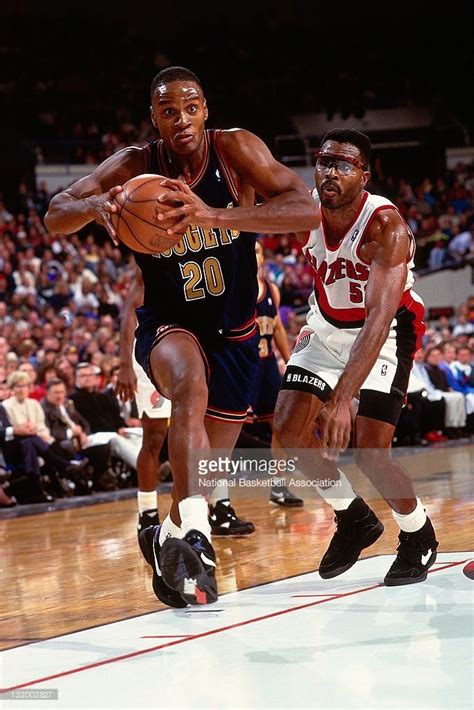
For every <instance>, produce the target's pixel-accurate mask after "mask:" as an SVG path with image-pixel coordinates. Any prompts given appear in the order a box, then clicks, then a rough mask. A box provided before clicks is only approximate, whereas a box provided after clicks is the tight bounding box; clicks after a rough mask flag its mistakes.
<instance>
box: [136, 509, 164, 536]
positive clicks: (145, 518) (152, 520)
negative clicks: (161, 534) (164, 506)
mask: <svg viewBox="0 0 474 710" xmlns="http://www.w3.org/2000/svg"><path fill="white" fill-rule="evenodd" d="M159 524H160V518H159V516H158V511H157V509H156V508H149V509H148V510H144V511H143V513H139V514H138V525H137V535H139V534H140V533H141V531H142V530H145V528H151V527H153V526H154V525H159Z"/></svg>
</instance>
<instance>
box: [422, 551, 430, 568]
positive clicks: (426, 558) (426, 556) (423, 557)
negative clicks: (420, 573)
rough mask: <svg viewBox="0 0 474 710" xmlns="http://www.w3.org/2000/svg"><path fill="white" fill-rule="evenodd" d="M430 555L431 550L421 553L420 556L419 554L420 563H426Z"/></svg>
mask: <svg viewBox="0 0 474 710" xmlns="http://www.w3.org/2000/svg"><path fill="white" fill-rule="evenodd" d="M430 557H431V550H428V552H427V553H426V555H422V556H421V564H422V565H426V563H427V562H428V560H429V559H430Z"/></svg>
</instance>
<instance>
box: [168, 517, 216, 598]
mask: <svg viewBox="0 0 474 710" xmlns="http://www.w3.org/2000/svg"><path fill="white" fill-rule="evenodd" d="M160 567H161V573H162V575H163V580H164V582H165V583H166V584H167V585H168V587H170V588H171V589H172V590H174V591H175V593H178V592H179V594H180V596H181V597H182V598H183V599H184V600H185V601H186V602H187V603H188V604H211V603H212V602H215V601H217V581H216V555H215V552H214V550H213V547H212V545H211V543H210V542H209V540H208V539H207V537H206V536H205V535H204V534H203V533H202V532H200V531H199V530H188V532H187V533H186V535H185V536H184V537H183V538H182V539H181V540H179V539H178V538H176V537H170V538H168V539H167V540H165V541H164V543H163V545H162V547H161V551H160Z"/></svg>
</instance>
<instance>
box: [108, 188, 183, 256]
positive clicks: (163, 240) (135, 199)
mask: <svg viewBox="0 0 474 710" xmlns="http://www.w3.org/2000/svg"><path fill="white" fill-rule="evenodd" d="M162 180H165V178H164V177H163V176H162V175H137V176H136V177H134V178H131V179H130V180H128V181H127V182H126V183H125V184H124V185H123V190H122V192H119V194H118V195H117V196H116V197H115V201H116V203H117V204H118V205H120V208H121V209H120V210H119V212H117V213H113V214H112V226H113V227H114V229H115V231H116V232H117V234H118V237H119V239H120V241H121V242H123V243H124V244H126V245H127V246H128V247H129V248H130V249H132V250H133V251H139V252H142V254H158V253H159V252H161V251H165V250H166V249H169V248H170V247H172V246H174V245H175V244H177V242H179V240H180V239H181V238H182V236H183V235H182V234H167V233H166V230H167V229H169V228H170V227H173V226H174V225H175V224H176V222H177V221H178V219H179V218H174V219H170V220H166V219H164V220H158V213H159V212H167V211H168V210H171V209H173V208H174V207H178V206H179V205H181V204H182V203H181V202H179V200H177V201H173V202H174V204H165V203H164V202H158V199H157V197H158V195H159V194H160V193H161V192H163V190H164V189H165V188H164V187H163V186H162V185H161V184H160V183H161V181H162Z"/></svg>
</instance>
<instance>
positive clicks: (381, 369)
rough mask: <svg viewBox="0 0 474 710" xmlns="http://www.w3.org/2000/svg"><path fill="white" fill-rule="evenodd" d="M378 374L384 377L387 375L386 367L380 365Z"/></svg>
mask: <svg viewBox="0 0 474 710" xmlns="http://www.w3.org/2000/svg"><path fill="white" fill-rule="evenodd" d="M380 374H381V375H382V376H383V377H385V375H386V374H387V365H382V367H381V368H380Z"/></svg>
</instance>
